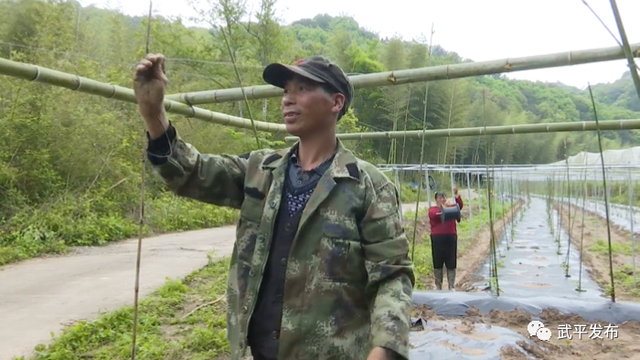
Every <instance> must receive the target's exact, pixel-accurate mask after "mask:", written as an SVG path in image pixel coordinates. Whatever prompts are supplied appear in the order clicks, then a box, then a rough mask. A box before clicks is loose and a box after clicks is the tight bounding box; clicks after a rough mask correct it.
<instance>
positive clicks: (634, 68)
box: [609, 0, 640, 98]
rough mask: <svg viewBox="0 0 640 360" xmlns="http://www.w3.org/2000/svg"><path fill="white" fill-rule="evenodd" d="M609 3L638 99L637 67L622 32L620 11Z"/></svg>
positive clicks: (614, 2) (612, 1)
mask: <svg viewBox="0 0 640 360" xmlns="http://www.w3.org/2000/svg"><path fill="white" fill-rule="evenodd" d="M609 2H610V3H611V10H613V16H614V17H615V19H616V25H618V31H619V32H620V40H622V49H623V50H624V54H625V57H626V58H627V64H628V65H629V71H630V72H631V78H632V79H633V84H634V85H635V87H636V93H637V94H638V98H640V76H638V66H637V65H636V62H635V61H634V59H633V52H632V50H631V48H630V47H629V40H628V39H627V33H626V31H625V30H624V25H623V24H622V19H621V17H620V11H618V4H617V3H616V0H609Z"/></svg>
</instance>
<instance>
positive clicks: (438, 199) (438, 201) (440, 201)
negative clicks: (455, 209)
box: [436, 195, 447, 206]
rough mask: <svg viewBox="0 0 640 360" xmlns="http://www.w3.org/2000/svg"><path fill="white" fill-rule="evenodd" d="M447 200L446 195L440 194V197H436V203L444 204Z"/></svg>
mask: <svg viewBox="0 0 640 360" xmlns="http://www.w3.org/2000/svg"><path fill="white" fill-rule="evenodd" d="M446 202H447V197H446V196H444V195H438V197H437V198H436V203H437V204H438V206H442V205H444V203H446Z"/></svg>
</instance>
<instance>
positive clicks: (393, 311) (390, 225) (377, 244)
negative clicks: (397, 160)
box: [360, 182, 415, 359]
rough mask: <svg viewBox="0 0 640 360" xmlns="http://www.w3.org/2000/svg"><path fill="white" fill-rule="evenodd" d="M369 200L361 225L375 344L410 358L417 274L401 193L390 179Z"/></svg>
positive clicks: (402, 356) (374, 345)
mask: <svg viewBox="0 0 640 360" xmlns="http://www.w3.org/2000/svg"><path fill="white" fill-rule="evenodd" d="M374 191H375V194H371V195H372V196H370V197H369V199H368V200H367V204H368V206H367V211H366V214H365V215H364V217H363V219H362V222H361V224H360V227H361V231H362V244H363V252H364V256H365V266H366V269H367V273H368V283H367V293H368V294H373V296H374V298H373V300H372V302H371V306H372V307H371V335H372V345H373V347H374V348H375V347H384V348H386V349H389V350H392V351H393V352H395V353H396V354H398V355H399V356H400V357H401V358H404V359H408V358H409V331H410V328H411V309H412V304H413V299H412V295H413V286H414V285H415V276H414V272H413V263H412V262H411V259H410V258H409V241H408V239H407V237H406V235H405V233H404V228H403V226H402V221H401V218H400V211H399V206H400V204H399V201H398V193H397V190H396V188H395V186H394V185H393V183H391V182H386V183H384V184H382V186H380V187H379V188H377V189H375V190H374V189H372V192H374Z"/></svg>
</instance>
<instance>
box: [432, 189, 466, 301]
mask: <svg viewBox="0 0 640 360" xmlns="http://www.w3.org/2000/svg"><path fill="white" fill-rule="evenodd" d="M453 194H454V196H455V201H456V204H458V207H459V208H460V209H462V207H463V206H464V204H463V202H462V198H460V194H458V188H457V187H454V188H453ZM435 199H436V206H432V207H431V208H429V222H430V223H431V257H432V258H433V275H434V277H435V283H436V289H438V290H442V279H443V277H444V270H443V266H446V267H447V282H448V284H449V290H454V289H455V283H456V260H457V258H458V231H457V227H456V220H454V219H451V220H447V221H445V222H444V223H443V222H442V221H441V218H440V213H441V211H442V210H441V207H449V206H455V205H448V204H447V196H446V195H445V194H444V193H442V192H437V193H436V195H435Z"/></svg>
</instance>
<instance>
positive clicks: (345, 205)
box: [155, 136, 415, 360]
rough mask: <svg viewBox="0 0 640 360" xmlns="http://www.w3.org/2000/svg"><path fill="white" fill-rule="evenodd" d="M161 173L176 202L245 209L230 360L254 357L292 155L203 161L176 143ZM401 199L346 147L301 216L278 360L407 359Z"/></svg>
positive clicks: (407, 288) (409, 287)
mask: <svg viewBox="0 0 640 360" xmlns="http://www.w3.org/2000/svg"><path fill="white" fill-rule="evenodd" d="M172 148H173V152H172V154H171V156H170V157H169V159H168V161H167V162H166V163H165V164H163V165H159V166H155V170H156V171H157V173H158V174H159V175H160V176H161V177H162V178H163V179H164V181H165V183H166V185H167V186H168V188H169V189H170V190H171V191H173V192H174V193H176V194H178V195H180V196H185V197H189V198H193V199H196V200H199V201H203V202H206V203H211V204H215V205H219V206H229V207H232V208H236V209H240V219H239V221H238V225H237V235H236V236H237V237H236V242H235V245H234V249H233V254H232V257H231V268H230V274H229V280H228V287H227V297H228V299H227V300H228V313H227V326H228V334H227V336H228V339H229V342H230V348H231V355H232V359H234V360H235V359H240V358H242V357H243V356H245V355H246V354H247V341H246V336H247V331H248V326H249V319H250V316H251V314H252V312H253V309H254V306H255V304H256V297H257V294H258V290H259V288H260V284H261V280H262V272H263V270H264V267H265V265H266V261H267V255H268V250H269V247H270V242H271V241H272V239H271V238H272V234H273V231H274V223H275V217H276V215H277V213H278V208H279V206H280V201H281V197H282V187H283V183H284V180H285V172H286V169H287V160H288V157H289V154H290V149H283V150H258V151H254V152H251V153H250V154H247V155H244V156H235V155H206V154H200V153H199V152H198V151H197V150H196V149H195V148H194V147H193V146H192V145H190V144H188V143H185V142H184V141H183V140H181V139H180V137H179V136H176V139H175V140H174V141H173V144H172ZM398 207H399V201H398V195H397V189H396V187H395V185H394V184H393V183H392V182H390V180H389V179H388V178H387V177H386V176H385V175H384V174H382V173H381V172H380V171H379V170H378V169H377V168H376V167H374V166H373V165H371V164H369V163H367V162H365V161H362V160H360V159H358V158H356V157H355V156H354V155H353V154H352V153H351V152H350V151H349V150H346V149H345V148H344V147H343V145H342V144H341V143H339V144H338V150H337V153H336V156H335V158H334V160H333V163H332V164H331V166H330V167H329V169H328V170H327V172H326V173H325V174H324V175H323V176H322V178H321V179H320V181H319V183H318V185H317V187H316V189H315V190H314V192H313V195H312V196H311V198H310V199H309V202H308V203H307V205H306V208H305V209H304V211H303V215H302V219H301V221H300V226H299V228H298V232H297V234H296V237H295V239H294V241H293V245H292V248H291V252H290V260H289V263H288V265H287V272H286V285H285V293H284V304H283V315H282V327H281V334H280V340H279V356H278V359H280V360H289V359H290V360H294V359H295V360H300V359H310V360H311V359H318V360H329V359H331V360H353V359H358V360H359V359H363V360H364V359H366V357H367V355H368V354H369V352H370V351H371V350H372V349H373V348H374V347H377V346H382V347H386V348H388V349H391V350H393V351H395V352H396V353H398V354H399V355H401V356H402V357H404V358H408V357H409V329H410V321H411V318H410V311H411V305H412V291H413V285H414V284H415V278H414V273H413V264H412V262H411V260H410V259H409V256H408V247H409V244H408V240H407V238H406V235H405V233H404V229H403V225H402V220H401V218H400V212H399V208H398Z"/></svg>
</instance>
